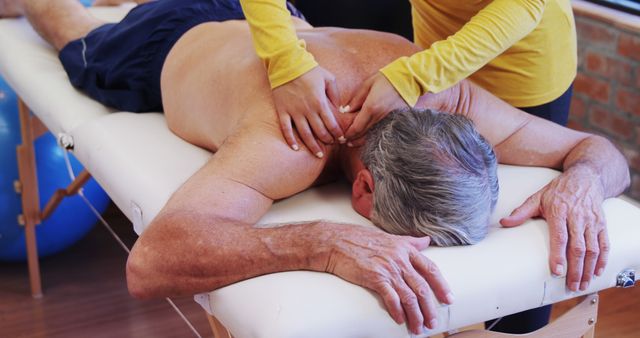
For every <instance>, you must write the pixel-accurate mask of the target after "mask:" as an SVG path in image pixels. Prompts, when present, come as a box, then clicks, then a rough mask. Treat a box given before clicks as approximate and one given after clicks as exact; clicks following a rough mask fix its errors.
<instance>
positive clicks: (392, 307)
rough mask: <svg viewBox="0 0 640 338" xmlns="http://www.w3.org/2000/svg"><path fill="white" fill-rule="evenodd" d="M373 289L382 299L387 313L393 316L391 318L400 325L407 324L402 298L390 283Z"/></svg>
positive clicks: (383, 283) (380, 284) (378, 285)
mask: <svg viewBox="0 0 640 338" xmlns="http://www.w3.org/2000/svg"><path fill="white" fill-rule="evenodd" d="M372 289H373V290H374V291H375V292H377V293H378V294H379V295H380V297H381V298H382V302H383V303H384V306H385V307H386V308H387V312H389V315H391V318H393V320H394V321H395V322H396V323H398V324H402V323H404V322H405V317H404V310H403V309H402V304H400V297H398V294H397V293H396V290H395V289H394V288H393V287H391V285H389V283H386V282H382V283H378V284H377V285H375V286H373V287H372Z"/></svg>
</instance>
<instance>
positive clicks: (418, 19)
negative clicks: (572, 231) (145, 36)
mask: <svg viewBox="0 0 640 338" xmlns="http://www.w3.org/2000/svg"><path fill="white" fill-rule="evenodd" d="M318 1H321V0H318ZM398 1H401V0H398ZM240 2H241V4H242V7H243V10H244V13H245V16H246V19H247V21H248V23H249V26H250V28H251V33H252V36H253V42H254V45H255V48H256V51H257V54H258V56H259V57H260V58H261V59H262V60H263V61H264V63H265V66H266V68H267V72H268V76H269V80H270V82H271V87H272V88H273V97H274V101H275V104H276V109H277V111H278V115H279V118H280V122H281V123H280V124H281V128H282V131H283V134H284V136H285V139H286V140H287V142H288V143H289V145H291V146H292V147H293V149H295V150H297V149H298V148H299V147H298V145H297V143H296V142H297V141H296V139H295V137H294V134H293V128H292V124H295V126H296V129H297V132H298V134H299V135H300V137H301V139H302V141H303V142H304V143H305V145H306V146H307V147H308V148H309V149H310V150H311V151H312V152H313V153H314V154H316V156H319V157H322V156H323V154H322V151H321V148H320V147H319V145H318V143H317V141H316V139H315V137H314V135H313V134H315V136H316V137H317V138H319V139H320V140H322V141H323V142H325V143H330V142H333V141H336V140H338V141H339V142H346V139H348V140H350V141H353V140H355V139H358V138H360V137H361V136H362V135H363V134H364V133H365V132H366V130H367V129H368V128H369V127H371V126H372V125H373V124H375V123H376V122H377V121H379V120H380V119H382V118H383V117H384V116H385V115H386V114H387V113H388V112H390V111H391V110H393V109H396V108H401V107H406V106H413V105H415V104H416V102H417V101H418V98H419V97H420V96H422V95H425V94H427V95H428V93H437V92H440V91H442V90H445V89H447V88H449V87H451V86H453V85H454V84H456V83H457V82H458V81H460V80H462V79H465V78H468V77H469V78H471V79H472V80H473V81H474V82H475V83H477V84H479V85H481V86H482V87H484V88H485V89H487V90H489V91H490V92H492V93H493V94H494V95H496V96H498V97H500V98H502V99H503V100H505V101H507V102H508V103H510V104H511V105H513V106H516V107H519V108H521V109H523V110H525V111H527V112H529V113H531V114H534V115H538V116H540V117H542V118H546V119H548V120H552V121H554V122H556V123H559V124H563V125H564V124H566V122H567V117H568V112H569V104H570V100H571V91H572V90H571V88H572V82H573V79H574V78H575V75H576V68H577V51H576V50H577V47H576V33H575V23H574V19H573V13H572V9H571V4H570V1H569V0H493V1H491V0H410V2H411V5H412V16H413V29H414V37H415V43H416V44H418V45H419V46H420V47H422V48H423V49H424V50H423V51H421V52H418V53H416V54H414V55H412V56H409V57H401V58H399V59H397V60H395V61H393V62H392V63H390V64H389V65H387V66H385V67H384V68H382V69H381V70H380V72H378V73H376V74H374V75H372V76H371V77H370V78H369V79H368V80H366V81H365V82H364V83H363V85H362V86H361V88H360V89H359V90H358V91H357V92H356V93H355V95H354V97H352V98H349V100H347V101H346V102H348V105H347V107H346V108H348V109H347V110H349V111H358V110H359V113H358V115H357V116H356V118H355V120H354V122H353V124H352V125H351V126H350V127H349V129H348V130H347V131H346V134H343V131H342V130H341V129H340V127H339V126H338V125H337V123H336V121H335V119H334V118H333V114H332V109H333V107H337V106H339V105H340V104H341V102H338V101H339V100H340V98H339V97H338V94H337V93H338V90H337V84H336V81H335V78H334V76H333V74H331V73H329V72H328V71H327V70H325V69H324V68H322V67H321V66H319V65H318V64H317V62H316V61H315V60H314V58H313V56H312V55H311V54H310V53H309V52H307V51H306V49H305V43H304V41H303V40H300V39H298V38H297V36H296V33H295V29H294V27H293V24H292V21H291V19H290V14H289V11H287V9H286V3H285V0H240ZM353 15H354V16H356V15H358V13H353ZM341 108H342V107H341ZM312 130H313V132H312ZM345 137H346V139H345ZM567 228H570V226H569V225H567ZM553 242H554V240H552V252H551V255H550V257H549V264H550V267H551V271H552V273H553V274H555V275H563V274H564V273H565V270H566V269H565V266H566V265H565V264H566V263H567V262H566V256H565V254H566V253H565V252H564V251H565V248H566V247H565V246H554V245H553V244H554V243H553ZM569 263H570V264H569V266H568V271H567V272H568V273H569V274H571V275H572V276H574V277H572V279H574V278H575V276H579V275H582V279H583V280H589V279H590V278H591V275H592V274H593V271H589V270H593V269H592V267H591V268H589V267H587V266H584V270H583V266H582V262H581V261H575V262H569ZM567 280H568V282H569V278H567ZM569 284H570V285H568V288H569V289H570V290H572V291H576V290H577V289H578V288H580V289H584V288H585V287H586V286H584V287H583V285H585V284H584V282H583V283H582V284H580V285H579V286H578V283H575V282H571V283H569ZM586 285H588V283H587V284H586ZM549 313H550V306H546V307H543V308H540V309H534V310H529V311H525V312H522V313H519V314H514V315H511V316H508V317H505V318H503V319H502V321H500V322H499V323H498V325H497V327H496V328H494V330H497V331H502V332H510V333H525V332H528V331H532V330H535V329H537V328H539V327H541V326H543V325H544V324H546V323H547V322H548V319H549ZM488 324H489V323H488ZM491 326H493V325H491Z"/></svg>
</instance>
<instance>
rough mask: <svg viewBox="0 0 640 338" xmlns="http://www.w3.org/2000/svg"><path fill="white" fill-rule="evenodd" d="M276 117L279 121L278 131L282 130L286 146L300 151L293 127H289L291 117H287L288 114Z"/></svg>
mask: <svg viewBox="0 0 640 338" xmlns="http://www.w3.org/2000/svg"><path fill="white" fill-rule="evenodd" d="M278 116H279V120H280V130H282V135H283V136H284V139H285V140H286V141H287V144H289V146H290V147H291V148H292V149H293V150H298V149H300V146H299V145H298V141H297V140H296V137H295V135H294V132H293V127H292V126H291V116H289V114H279V115H278Z"/></svg>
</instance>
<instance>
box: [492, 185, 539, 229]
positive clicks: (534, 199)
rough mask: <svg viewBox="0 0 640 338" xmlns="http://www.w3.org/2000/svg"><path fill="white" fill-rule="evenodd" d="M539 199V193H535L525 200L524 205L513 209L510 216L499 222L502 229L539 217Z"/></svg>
mask: <svg viewBox="0 0 640 338" xmlns="http://www.w3.org/2000/svg"><path fill="white" fill-rule="evenodd" d="M540 197H541V193H540V192H537V193H535V194H533V195H532V196H531V197H529V198H527V200H526V201H524V203H522V204H521V205H520V206H519V207H517V208H515V209H514V210H513V211H512V212H511V214H510V215H509V216H507V217H504V218H502V219H501V220H500V224H501V225H502V226H503V227H506V228H510V227H515V226H518V225H521V224H522V223H524V222H525V221H526V220H528V219H531V218H533V217H538V216H540Z"/></svg>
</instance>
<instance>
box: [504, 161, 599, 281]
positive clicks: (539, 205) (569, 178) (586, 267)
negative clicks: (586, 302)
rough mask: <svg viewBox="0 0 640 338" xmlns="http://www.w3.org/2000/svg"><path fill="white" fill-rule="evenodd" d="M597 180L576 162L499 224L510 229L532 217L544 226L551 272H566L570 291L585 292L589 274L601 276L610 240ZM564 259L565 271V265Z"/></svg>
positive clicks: (590, 170) (583, 166) (588, 169)
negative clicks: (547, 225)
mask: <svg viewBox="0 0 640 338" xmlns="http://www.w3.org/2000/svg"><path fill="white" fill-rule="evenodd" d="M603 201H604V193H603V187H602V185H601V183H600V179H599V178H598V177H597V175H596V174H595V173H594V172H593V170H592V169H591V168H589V167H588V166H586V165H579V164H578V165H575V166H572V167H571V168H569V169H568V170H567V171H565V172H564V173H563V174H562V175H560V176H558V177H557V178H556V179H554V180H553V181H551V182H550V183H549V184H547V185H546V186H545V187H544V188H542V189H541V190H540V191H538V192H536V193H535V194H534V195H533V196H531V197H529V198H528V199H527V200H526V201H525V202H524V203H523V204H522V205H521V206H520V207H518V208H517V209H515V210H514V211H513V212H512V213H511V215H510V216H509V217H505V218H503V219H502V220H501V221H500V223H501V224H502V225H503V226H506V227H511V226H517V225H520V224H522V223H523V222H524V221H525V220H527V219H529V218H532V217H538V216H541V217H543V218H544V219H545V220H546V221H547V223H548V224H549V236H550V238H551V247H550V249H551V253H550V257H549V265H550V269H551V272H552V273H553V274H555V275H557V276H562V275H563V274H564V272H565V271H566V272H567V287H568V288H569V289H570V290H571V291H577V290H578V289H579V290H585V289H587V287H589V282H590V281H591V278H592V277H593V275H594V273H595V275H596V276H599V275H601V274H602V270H603V269H604V267H605V266H606V264H607V257H608V254H609V238H608V235H607V228H606V224H605V218H604V213H603V211H602V202H603ZM565 262H566V263H567V264H568V269H567V270H566V269H565Z"/></svg>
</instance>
